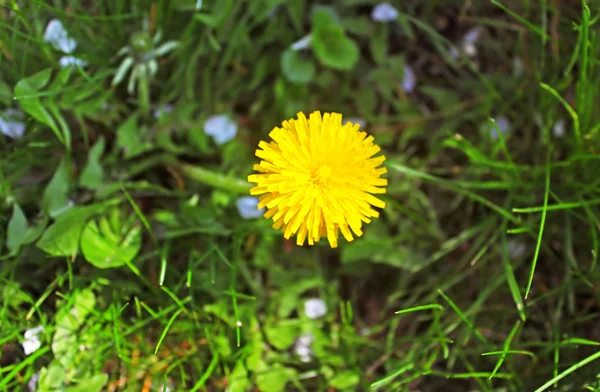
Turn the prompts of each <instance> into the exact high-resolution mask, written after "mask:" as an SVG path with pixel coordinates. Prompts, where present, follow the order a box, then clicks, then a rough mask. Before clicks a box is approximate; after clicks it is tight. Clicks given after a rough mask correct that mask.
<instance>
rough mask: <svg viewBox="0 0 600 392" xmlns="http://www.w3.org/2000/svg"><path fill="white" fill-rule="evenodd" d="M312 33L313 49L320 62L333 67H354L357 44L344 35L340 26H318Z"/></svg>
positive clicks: (356, 59) (356, 56) (345, 68)
mask: <svg viewBox="0 0 600 392" xmlns="http://www.w3.org/2000/svg"><path fill="white" fill-rule="evenodd" d="M312 34H313V40H312V46H313V50H314V52H315V55H316V56H317V58H318V59H319V61H320V62H321V63H323V64H324V65H326V66H328V67H331V68H334V69H343V70H349V69H352V68H353V67H354V65H355V64H356V62H357V61H358V57H359V50H358V46H357V45H356V43H355V42H354V41H353V40H351V39H350V38H348V37H346V34H344V30H343V29H342V27H341V26H338V25H329V26H325V27H320V28H317V29H315V30H314V31H313V33H312Z"/></svg>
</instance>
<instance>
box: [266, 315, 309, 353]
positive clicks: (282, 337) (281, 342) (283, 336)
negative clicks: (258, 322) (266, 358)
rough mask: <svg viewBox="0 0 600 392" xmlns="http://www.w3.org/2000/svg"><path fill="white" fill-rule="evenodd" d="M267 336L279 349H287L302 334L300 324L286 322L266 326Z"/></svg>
mask: <svg viewBox="0 0 600 392" xmlns="http://www.w3.org/2000/svg"><path fill="white" fill-rule="evenodd" d="M264 330H265V336H266V337H267V340H268V341H269V343H270V344H271V345H272V346H273V347H275V348H276V349H278V350H282V351H283V350H287V349H288V348H290V347H291V346H292V344H294V342H295V341H296V338H297V337H298V335H300V326H299V324H298V323H297V322H293V323H290V322H286V323H281V324H279V325H268V326H266V327H265V329H264Z"/></svg>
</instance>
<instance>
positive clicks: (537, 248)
mask: <svg viewBox="0 0 600 392" xmlns="http://www.w3.org/2000/svg"><path fill="white" fill-rule="evenodd" d="M549 195H550V149H548V151H547V152H546V183H545V191H544V205H543V210H542V219H541V222H540V229H539V232H538V238H537V242H536V245H535V254H534V256H533V262H532V263H531V270H530V272H529V281H528V282H527V289H526V290H525V299H527V297H528V296H529V291H530V290H531V284H532V283H533V274H534V273H535V267H536V264H537V260H538V256H539V255H540V248H541V246H542V235H543V234H544V225H545V224H546V212H547V209H548V196H549Z"/></svg>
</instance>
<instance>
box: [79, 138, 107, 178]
mask: <svg viewBox="0 0 600 392" xmlns="http://www.w3.org/2000/svg"><path fill="white" fill-rule="evenodd" d="M103 153H104V138H103V137H102V138H100V139H99V140H98V141H97V142H96V144H94V147H92V149H91V150H90V153H89V155H88V159H87V163H86V165H85V167H84V168H83V171H82V172H81V177H80V178H79V185H81V186H82V187H86V188H89V189H98V188H100V187H101V186H102V184H103V183H104V170H103V169H102V165H101V164H100V157H101V156H102V154H103Z"/></svg>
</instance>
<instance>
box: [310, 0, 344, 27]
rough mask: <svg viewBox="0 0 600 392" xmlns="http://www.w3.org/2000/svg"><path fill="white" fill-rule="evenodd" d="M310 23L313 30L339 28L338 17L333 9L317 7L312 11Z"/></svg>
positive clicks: (322, 6)
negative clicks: (330, 27)
mask: <svg viewBox="0 0 600 392" xmlns="http://www.w3.org/2000/svg"><path fill="white" fill-rule="evenodd" d="M311 22H312V26H313V29H318V28H322V27H329V26H332V25H334V26H340V17H339V16H338V14H337V13H336V12H335V9H334V8H333V7H329V6H326V5H317V6H315V7H313V9H312V13H311Z"/></svg>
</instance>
